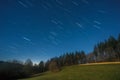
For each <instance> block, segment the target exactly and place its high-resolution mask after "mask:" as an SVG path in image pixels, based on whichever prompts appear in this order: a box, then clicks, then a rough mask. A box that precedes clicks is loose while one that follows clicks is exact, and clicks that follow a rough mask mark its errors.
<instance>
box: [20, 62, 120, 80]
mask: <svg viewBox="0 0 120 80" xmlns="http://www.w3.org/2000/svg"><path fill="white" fill-rule="evenodd" d="M119 68H120V63H116V64H113V63H109V64H108V63H107V64H99V65H98V64H91V65H89V66H88V65H74V66H68V67H64V68H63V69H62V71H60V72H57V73H52V72H46V73H43V74H40V76H37V77H32V78H28V79H22V80H120V69H119Z"/></svg>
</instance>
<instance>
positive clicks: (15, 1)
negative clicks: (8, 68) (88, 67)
mask: <svg viewBox="0 0 120 80" xmlns="http://www.w3.org/2000/svg"><path fill="white" fill-rule="evenodd" d="M119 33H120V0H0V60H10V59H19V60H25V59H27V58H30V59H32V60H33V61H34V62H37V61H40V60H47V59H49V58H51V57H54V56H58V55H61V54H63V53H65V52H71V51H76V50H78V51H80V50H84V51H85V52H86V53H89V52H91V51H92V50H93V47H94V45H95V44H96V43H98V42H100V41H104V40H105V39H107V38H108V37H109V36H110V35H113V36H115V37H117V36H118V34H119Z"/></svg>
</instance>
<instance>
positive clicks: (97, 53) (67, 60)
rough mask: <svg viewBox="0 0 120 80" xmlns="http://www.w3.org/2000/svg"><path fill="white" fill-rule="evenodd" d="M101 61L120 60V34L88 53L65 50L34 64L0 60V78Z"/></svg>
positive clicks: (29, 74) (22, 75)
mask: <svg viewBox="0 0 120 80" xmlns="http://www.w3.org/2000/svg"><path fill="white" fill-rule="evenodd" d="M102 61H120V34H119V36H118V38H117V39H116V38H114V37H113V36H110V37H109V38H108V39H107V40H105V41H103V42H99V43H98V44H96V45H95V46H94V50H93V52H91V53H88V54H86V53H85V52H84V51H75V52H67V53H65V54H63V55H61V56H58V57H53V58H51V59H49V60H47V61H46V62H44V61H40V62H39V64H34V65H33V62H32V60H30V59H27V60H26V61H25V62H22V61H18V60H12V61H6V62H5V61H0V80H8V79H9V80H10V79H12V80H14V79H18V78H19V79H20V78H25V77H30V76H31V75H33V74H38V73H43V72H45V71H48V70H50V71H52V72H58V71H60V70H61V69H62V67H63V66H71V65H77V64H85V63H90V62H102Z"/></svg>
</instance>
